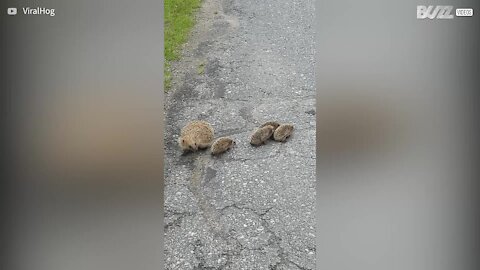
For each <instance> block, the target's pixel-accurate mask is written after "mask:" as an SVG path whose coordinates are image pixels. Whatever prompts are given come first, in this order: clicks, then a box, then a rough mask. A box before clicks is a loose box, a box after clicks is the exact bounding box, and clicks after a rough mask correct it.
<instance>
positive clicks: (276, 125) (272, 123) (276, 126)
mask: <svg viewBox="0 0 480 270" xmlns="http://www.w3.org/2000/svg"><path fill="white" fill-rule="evenodd" d="M264 126H272V127H273V132H275V130H276V129H277V128H278V126H280V123H278V122H277V121H268V122H265V123H264V124H263V125H261V126H260V127H261V128H262V127H264ZM270 139H272V140H273V133H272V136H270Z"/></svg>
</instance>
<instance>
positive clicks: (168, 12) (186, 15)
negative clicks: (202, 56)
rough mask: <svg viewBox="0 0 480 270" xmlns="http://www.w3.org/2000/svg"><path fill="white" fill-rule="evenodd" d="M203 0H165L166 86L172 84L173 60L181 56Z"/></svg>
mask: <svg viewBox="0 0 480 270" xmlns="http://www.w3.org/2000/svg"><path fill="white" fill-rule="evenodd" d="M200 4H201V0H164V8H165V9H164V10H165V32H164V36H165V51H164V54H165V72H164V87H165V90H168V89H169V88H170V86H171V80H172V72H171V69H170V68H171V62H172V61H175V60H177V59H178V58H179V57H180V48H181V46H182V45H183V44H184V43H185V42H186V41H187V38H188V34H189V33H190V30H191V29H192V27H193V25H194V24H195V18H194V15H195V11H196V10H197V9H198V8H199V7H200Z"/></svg>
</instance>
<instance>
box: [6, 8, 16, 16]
mask: <svg viewBox="0 0 480 270" xmlns="http://www.w3.org/2000/svg"><path fill="white" fill-rule="evenodd" d="M7 14H8V15H10V16H14V15H17V8H13V7H12V8H8V9H7Z"/></svg>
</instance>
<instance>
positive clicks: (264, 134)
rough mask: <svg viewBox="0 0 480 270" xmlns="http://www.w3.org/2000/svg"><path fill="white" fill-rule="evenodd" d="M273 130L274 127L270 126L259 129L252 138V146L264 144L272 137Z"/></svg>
mask: <svg viewBox="0 0 480 270" xmlns="http://www.w3.org/2000/svg"><path fill="white" fill-rule="evenodd" d="M273 129H274V128H273V126H270V125H268V126H264V127H261V128H258V129H257V130H255V132H253V134H252V136H251V138H250V144H251V145H255V146H258V145H261V144H264V143H265V141H266V140H268V138H270V137H271V136H272V134H273Z"/></svg>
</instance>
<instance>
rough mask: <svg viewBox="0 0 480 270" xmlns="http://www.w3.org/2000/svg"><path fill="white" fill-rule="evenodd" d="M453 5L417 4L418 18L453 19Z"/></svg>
mask: <svg viewBox="0 0 480 270" xmlns="http://www.w3.org/2000/svg"><path fill="white" fill-rule="evenodd" d="M452 10H453V6H417V19H427V18H428V19H453V14H452Z"/></svg>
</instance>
